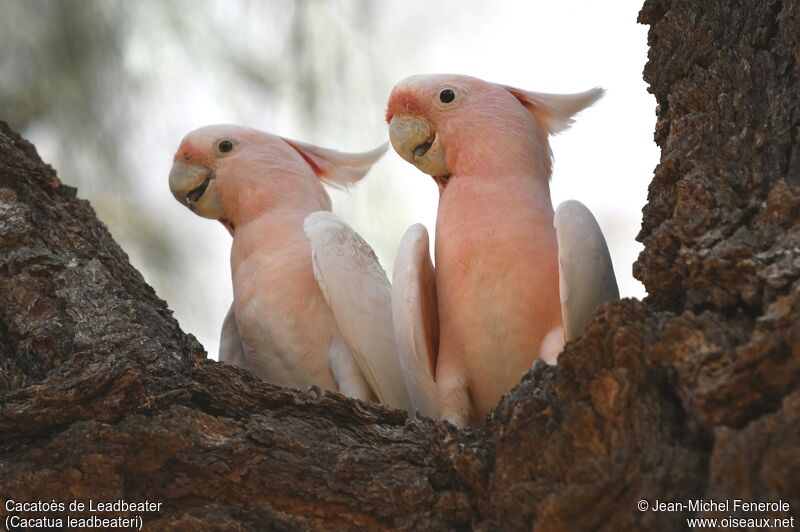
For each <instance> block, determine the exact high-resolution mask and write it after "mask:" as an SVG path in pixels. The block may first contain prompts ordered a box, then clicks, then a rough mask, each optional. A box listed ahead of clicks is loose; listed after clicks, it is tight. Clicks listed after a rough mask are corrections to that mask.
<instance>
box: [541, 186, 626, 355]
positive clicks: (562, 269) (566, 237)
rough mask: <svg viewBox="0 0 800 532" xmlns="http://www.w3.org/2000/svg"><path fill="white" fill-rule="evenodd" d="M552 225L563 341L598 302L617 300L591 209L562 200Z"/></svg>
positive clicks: (588, 318)
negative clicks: (556, 242)
mask: <svg viewBox="0 0 800 532" xmlns="http://www.w3.org/2000/svg"><path fill="white" fill-rule="evenodd" d="M553 225H554V226H555V229H556V237H557V239H558V274H559V293H560V296H561V315H562V318H563V320H564V331H565V334H566V337H567V341H570V340H574V339H575V338H577V337H578V336H580V334H581V332H583V329H584V328H585V327H586V326H587V325H588V324H589V322H590V321H591V319H592V315H593V314H594V311H595V310H597V307H598V306H599V305H601V304H602V303H605V302H607V301H615V300H617V299H619V289H618V288H617V279H616V277H615V275H614V266H613V265H612V264H611V255H609V253H608V246H607V245H606V239H605V238H604V237H603V232H602V231H601V230H600V226H599V225H598V224H597V220H595V218H594V216H593V215H592V213H591V211H590V210H589V209H588V208H587V207H586V206H585V205H584V204H582V203H581V202H579V201H575V200H569V201H565V202H564V203H562V204H561V205H559V206H558V209H556V214H555V219H554V222H553Z"/></svg>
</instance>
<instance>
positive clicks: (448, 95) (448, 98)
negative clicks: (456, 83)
mask: <svg viewBox="0 0 800 532" xmlns="http://www.w3.org/2000/svg"><path fill="white" fill-rule="evenodd" d="M455 99H456V93H455V92H453V91H452V90H450V89H445V90H443V91H442V92H440V93H439V101H440V102H442V103H450V102H452V101H453V100H455Z"/></svg>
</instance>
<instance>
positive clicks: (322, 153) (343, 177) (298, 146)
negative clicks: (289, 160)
mask: <svg viewBox="0 0 800 532" xmlns="http://www.w3.org/2000/svg"><path fill="white" fill-rule="evenodd" d="M281 138H283V137H281ZM283 140H285V141H286V143H287V144H289V146H291V147H292V148H294V149H295V150H297V152H298V153H299V154H300V155H301V156H302V157H303V159H305V161H306V162H307V163H308V164H309V166H311V169H312V170H314V173H315V174H316V175H317V177H319V178H320V179H321V180H322V181H323V182H325V183H327V184H328V185H331V186H332V187H335V188H347V187H348V186H350V185H352V184H354V183H356V182H358V181H359V180H360V179H361V178H362V177H364V176H365V175H366V174H367V172H368V171H369V169H370V168H371V167H372V165H373V164H375V163H376V162H377V161H378V159H380V158H381V155H383V154H384V153H385V152H386V150H387V149H388V148H389V143H388V142H384V143H383V144H381V145H380V146H378V147H377V148H375V149H374V150H371V151H367V152H363V153H343V152H340V151H336V150H329V149H327V148H320V147H319V146H314V145H312V144H307V143H305V142H300V141H297V140H291V139H287V138H283Z"/></svg>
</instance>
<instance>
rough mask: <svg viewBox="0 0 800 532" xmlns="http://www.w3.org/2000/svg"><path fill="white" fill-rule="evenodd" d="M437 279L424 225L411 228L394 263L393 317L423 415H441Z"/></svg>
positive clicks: (408, 381) (406, 373) (411, 386)
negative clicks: (438, 367)
mask: <svg viewBox="0 0 800 532" xmlns="http://www.w3.org/2000/svg"><path fill="white" fill-rule="evenodd" d="M438 314H439V313H438V311H437V304H436V278H435V276H434V270H433V264H431V257H430V251H429V245H428V232H427V231H426V230H425V226H423V225H421V224H415V225H412V226H411V227H409V229H408V231H406V234H405V235H403V239H402V240H401V241H400V248H399V249H398V250H397V257H396V258H395V262H394V275H393V276H392V318H393V320H394V332H395V338H396V340H397V351H398V353H399V355H400V365H401V366H403V375H404V377H405V381H406V388H407V389H408V394H409V395H410V396H411V403H412V404H413V405H414V408H415V409H417V410H418V411H419V412H420V413H421V414H422V415H424V416H427V417H431V418H438V413H439V393H438V387H437V385H436V381H435V375H436V358H437V353H438V351H439V315H438Z"/></svg>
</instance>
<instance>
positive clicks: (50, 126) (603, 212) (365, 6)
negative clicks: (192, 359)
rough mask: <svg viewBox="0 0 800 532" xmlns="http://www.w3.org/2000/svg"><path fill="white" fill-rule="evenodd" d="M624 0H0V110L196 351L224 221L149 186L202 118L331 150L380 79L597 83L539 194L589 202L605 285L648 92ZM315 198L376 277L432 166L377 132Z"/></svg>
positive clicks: (627, 220)
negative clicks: (365, 157) (600, 236)
mask: <svg viewBox="0 0 800 532" xmlns="http://www.w3.org/2000/svg"><path fill="white" fill-rule="evenodd" d="M640 7H641V2H640V1H639V0H624V1H621V2H595V1H591V0H565V1H561V2H554V1H544V0H530V1H525V2H522V1H496V2H485V1H480V0H437V1H436V2H430V1H426V0H406V1H403V2H396V1H392V0H259V1H257V0H225V1H222V0H191V1H190V0H171V1H164V0H138V1H123V0H36V1H32V0H31V1H28V0H0V13H2V18H0V49H2V55H0V120H5V121H7V122H8V123H9V124H10V125H11V127H13V128H14V129H16V130H17V131H20V132H21V133H22V134H23V135H24V136H25V137H27V138H28V139H29V140H31V141H32V142H33V143H34V144H35V145H36V147H37V148H38V150H39V153H40V154H41V156H42V158H43V159H44V160H45V161H46V162H48V163H50V164H52V165H53V166H54V167H55V168H56V170H57V171H58V175H59V177H60V178H61V180H62V181H64V182H65V183H67V184H70V185H73V186H77V187H78V195H79V196H80V197H82V198H86V199H88V200H90V201H91V203H92V205H93V206H94V208H95V210H96V211H97V214H98V216H99V217H100V219H101V220H102V221H104V222H105V223H106V224H107V225H108V227H109V229H110V230H111V232H112V234H113V235H114V237H115V238H116V239H117V241H118V242H120V244H121V245H122V247H123V248H124V249H125V251H126V252H127V253H128V255H129V256H130V260H131V262H132V263H133V264H134V266H136V267H137V268H138V269H139V270H140V271H141V272H142V274H143V275H144V277H145V279H146V280H147V281H148V282H149V283H150V284H151V285H152V286H153V287H154V288H155V290H156V292H157V293H158V294H159V296H160V297H161V298H163V299H165V300H166V301H167V302H168V304H169V306H170V308H171V309H172V310H173V311H174V312H175V316H176V317H177V319H178V320H179V321H180V323H181V325H182V327H183V329H184V330H185V331H187V332H191V333H193V334H195V335H196V336H197V337H198V338H199V339H200V341H201V342H202V343H203V345H204V346H205V347H206V349H207V350H208V352H209V355H210V356H211V357H212V358H216V357H217V350H218V345H219V330H220V326H221V324H222V319H223V318H224V316H225V313H226V312H227V309H228V306H229V305H230V302H231V298H232V295H231V286H230V268H229V262H228V254H229V250H230V236H229V235H228V233H227V232H226V231H225V229H224V228H223V227H222V225H221V224H219V223H217V222H214V221H211V220H206V219H202V218H199V217H197V216H195V215H194V214H192V213H191V212H190V211H189V210H188V209H186V208H184V207H182V206H180V205H179V204H178V203H177V202H176V201H175V200H174V199H173V197H172V195H171V194H170V192H169V187H168V183H167V176H168V173H169V169H170V166H171V163H172V156H173V154H174V152H175V150H176V148H177V146H178V144H179V142H180V140H181V138H182V137H183V136H184V135H185V134H186V133H188V132H189V131H190V130H192V129H194V128H196V127H199V126H202V125H206V124H211V123H236V124H243V125H248V126H252V127H255V128H258V129H263V130H266V131H270V132H273V133H277V134H280V135H283V136H287V137H290V138H296V139H300V140H304V141H307V142H312V143H315V144H318V145H321V146H325V147H330V148H335V149H339V150H346V151H363V150H367V149H370V148H373V147H375V146H376V145H378V144H380V143H382V142H384V141H385V140H386V139H387V127H386V124H385V123H384V121H383V116H384V110H385V105H386V98H387V97H388V94H389V92H390V90H391V88H392V86H393V85H394V84H395V83H396V82H397V81H399V80H400V79H402V78H404V77H406V76H408V75H412V74H419V73H434V72H436V73H460V74H469V75H473V76H477V77H480V78H483V79H486V80H489V81H495V82H499V83H503V84H507V85H513V86H517V87H520V88H523V89H529V90H534V91H539V92H578V91H583V90H586V89H588V88H591V87H593V86H602V87H604V88H606V89H607V93H606V95H605V97H604V98H603V99H602V100H600V101H599V102H598V103H597V104H595V106H594V107H592V108H590V109H588V110H586V111H584V112H583V113H582V114H581V115H580V116H579V117H578V120H577V122H576V124H575V125H574V126H573V127H572V128H571V129H570V130H568V131H567V132H565V133H562V134H561V135H559V136H557V137H555V138H553V139H551V144H552V148H553V152H554V154H555V166H554V173H553V178H552V182H551V187H552V196H553V204H554V205H557V204H558V203H560V202H561V201H563V200H565V199H569V198H575V199H578V200H580V201H582V202H583V203H585V204H586V205H588V206H589V208H590V209H591V210H592V211H593V212H594V213H595V215H596V216H597V218H598V221H599V223H600V225H601V227H602V229H603V231H604V233H605V235H606V238H607V240H608V243H609V247H610V250H611V254H612V257H613V259H614V267H615V270H616V273H617V277H618V279H619V284H620V291H621V293H622V295H623V296H629V297H638V298H641V297H643V296H644V295H645V292H644V288H643V287H642V285H641V284H640V283H639V282H638V281H636V280H635V279H634V278H633V277H632V275H631V265H632V263H633V262H634V261H635V260H636V257H637V255H638V253H639V251H640V250H641V245H640V244H638V243H637V242H636V241H635V240H634V238H635V236H636V234H637V232H638V231H639V227H640V224H641V209H642V207H643V206H644V203H645V201H646V194H647V185H648V184H649V182H650V179H651V177H652V171H653V169H654V167H655V165H656V163H657V162H658V157H659V152H658V149H657V147H656V146H655V144H654V143H653V140H652V139H653V128H654V125H655V112H654V110H655V99H654V98H653V97H652V96H651V95H649V94H648V93H647V91H646V85H645V83H644V82H643V81H642V77H641V73H642V69H643V67H644V63H645V61H646V59H647V43H646V40H647V39H646V37H647V28H646V27H645V26H641V25H638V24H637V23H636V17H637V13H638V9H639V8H640ZM331 197H332V199H333V203H334V211H335V212H336V213H337V214H339V215H340V216H341V217H343V218H344V219H345V220H346V221H347V222H348V223H350V224H351V225H352V226H354V227H355V229H356V230H357V231H359V232H360V233H361V235H363V236H364V237H365V238H366V240H367V241H368V242H370V243H371V244H372V245H373V247H374V248H375V249H376V251H377V253H378V256H379V258H380V259H381V262H382V264H383V265H384V267H385V268H386V269H387V270H388V271H389V275H390V276H391V266H392V264H393V261H394V254H395V250H396V247H397V245H398V243H399V241H400V238H401V236H402V234H403V232H404V231H405V230H406V228H407V227H408V226H409V225H411V224H412V223H415V222H421V223H423V224H425V225H426V226H427V227H428V229H429V231H431V232H432V231H433V229H434V223H435V219H436V206H437V201H438V192H437V189H436V186H435V185H434V183H433V181H432V180H431V179H430V178H429V177H428V176H425V175H423V174H422V173H420V172H419V171H418V170H416V169H415V168H413V167H412V166H410V165H409V164H407V163H405V162H404V161H402V160H401V159H400V158H399V157H398V156H397V155H396V154H395V153H394V152H393V151H391V150H390V151H389V152H388V153H387V155H386V156H385V157H384V158H383V159H382V160H381V161H380V162H379V163H378V164H377V165H376V167H375V168H374V170H373V171H372V172H371V173H370V174H369V175H368V176H367V178H366V179H365V180H364V181H362V183H360V184H359V185H358V186H356V187H355V188H353V189H351V190H350V191H347V192H338V191H331Z"/></svg>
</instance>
